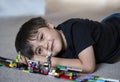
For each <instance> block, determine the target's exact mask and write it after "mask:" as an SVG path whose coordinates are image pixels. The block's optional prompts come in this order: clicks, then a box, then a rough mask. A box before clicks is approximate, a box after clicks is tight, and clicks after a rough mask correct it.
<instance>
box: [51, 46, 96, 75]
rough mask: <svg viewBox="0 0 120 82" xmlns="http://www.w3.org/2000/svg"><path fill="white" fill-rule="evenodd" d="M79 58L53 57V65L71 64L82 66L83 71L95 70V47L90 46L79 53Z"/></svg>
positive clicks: (90, 71) (70, 65)
mask: <svg viewBox="0 0 120 82" xmlns="http://www.w3.org/2000/svg"><path fill="white" fill-rule="evenodd" d="M78 56H79V59H65V58H55V57H52V65H53V66H58V65H63V66H69V67H73V68H80V69H82V72H85V73H92V72H94V70H95V57H94V51H93V47H92V46H90V47H88V48H86V49H84V50H83V51H82V52H80V53H79V55H78Z"/></svg>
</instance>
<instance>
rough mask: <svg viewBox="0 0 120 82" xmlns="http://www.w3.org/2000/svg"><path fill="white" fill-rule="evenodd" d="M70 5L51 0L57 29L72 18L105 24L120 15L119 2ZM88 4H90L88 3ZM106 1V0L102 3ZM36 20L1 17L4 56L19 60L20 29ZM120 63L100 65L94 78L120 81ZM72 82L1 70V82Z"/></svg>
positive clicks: (48, 12)
mask: <svg viewBox="0 0 120 82" xmlns="http://www.w3.org/2000/svg"><path fill="white" fill-rule="evenodd" d="M76 1H78V2H69V0H47V7H46V14H45V16H43V17H44V18H45V19H47V20H48V21H49V22H51V23H53V24H54V25H57V24H59V23H61V22H63V21H65V20H67V19H69V18H76V17H77V18H78V17H79V18H89V19H91V20H96V21H101V20H102V19H103V18H104V17H105V16H107V15H109V14H112V13H115V12H120V5H119V3H120V1H119V0H109V1H107V0H105V1H106V2H104V3H103V2H100V1H98V2H96V3H95V2H93V1H94V0H91V2H84V1H83V2H82V0H80V1H81V2H79V0H76ZM85 1H87V0H85ZM102 1H103V0H102ZM32 17H35V16H21V17H0V56H2V57H7V58H11V59H15V58H16V56H17V53H16V51H15V47H14V42H15V37H16V34H17V32H18V30H19V27H20V26H21V25H22V24H23V23H24V22H25V21H27V20H28V19H30V18H32ZM119 69H120V61H118V62H116V63H114V64H105V63H103V64H100V65H98V68H97V70H96V71H95V72H94V73H93V74H94V75H98V76H102V77H106V78H113V79H119V80H120V73H119V71H120V70H119ZM21 81H22V82H33V81H35V82H43V81H44V82H48V81H49V82H56V81H57V82H61V81H62V82H68V81H66V80H61V79H56V78H51V77H46V76H42V75H38V74H29V73H24V72H21V71H19V70H14V69H8V68H4V67H0V82H21Z"/></svg>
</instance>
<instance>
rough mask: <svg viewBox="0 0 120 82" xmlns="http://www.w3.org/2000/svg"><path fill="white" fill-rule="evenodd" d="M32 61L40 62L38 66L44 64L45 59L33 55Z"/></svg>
mask: <svg viewBox="0 0 120 82" xmlns="http://www.w3.org/2000/svg"><path fill="white" fill-rule="evenodd" d="M32 60H37V61H40V64H42V65H43V64H44V63H45V62H46V57H45V56H41V55H34V57H33V58H32Z"/></svg>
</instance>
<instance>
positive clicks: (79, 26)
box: [71, 21, 95, 56]
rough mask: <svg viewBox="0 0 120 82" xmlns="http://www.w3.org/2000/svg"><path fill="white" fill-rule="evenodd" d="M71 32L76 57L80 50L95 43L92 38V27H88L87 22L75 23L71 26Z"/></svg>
mask: <svg viewBox="0 0 120 82" xmlns="http://www.w3.org/2000/svg"><path fill="white" fill-rule="evenodd" d="M71 31H72V32H71V33H72V34H71V35H72V39H73V40H72V41H73V47H74V49H75V51H76V56H78V54H79V53H80V52H81V51H82V50H84V49H85V48H87V47H89V46H91V45H93V44H94V43H95V41H94V39H93V37H92V27H91V26H90V24H89V22H85V21H82V22H81V21H77V22H75V23H74V24H72V29H71Z"/></svg>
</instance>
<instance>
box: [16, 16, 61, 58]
mask: <svg viewBox="0 0 120 82" xmlns="http://www.w3.org/2000/svg"><path fill="white" fill-rule="evenodd" d="M15 47H16V50H17V52H20V53H21V55H23V56H26V57H28V58H32V57H34V55H43V56H45V55H47V53H48V51H51V53H52V56H55V55H57V54H58V53H59V52H60V51H61V50H62V47H63V39H62V36H61V33H60V32H59V31H58V30H56V29H54V26H53V25H52V24H50V23H48V22H46V20H45V19H43V18H41V17H37V18H32V19H30V20H29V21H27V22H26V23H24V24H23V25H22V27H21V28H20V30H19V32H18V34H17V36H16V41H15Z"/></svg>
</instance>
